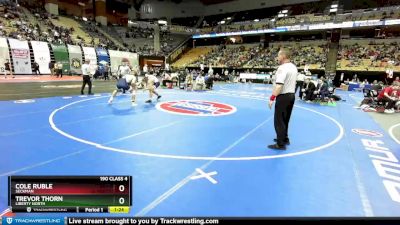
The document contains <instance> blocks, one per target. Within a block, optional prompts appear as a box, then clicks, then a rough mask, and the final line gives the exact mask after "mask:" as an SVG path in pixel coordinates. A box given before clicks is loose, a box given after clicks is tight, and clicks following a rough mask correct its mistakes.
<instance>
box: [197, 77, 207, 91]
mask: <svg viewBox="0 0 400 225" xmlns="http://www.w3.org/2000/svg"><path fill="white" fill-rule="evenodd" d="M205 86H206V82H205V80H204V77H203V75H201V74H199V75H198V76H197V77H196V81H195V90H204V88H205Z"/></svg>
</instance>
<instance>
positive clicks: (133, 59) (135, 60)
mask: <svg viewBox="0 0 400 225" xmlns="http://www.w3.org/2000/svg"><path fill="white" fill-rule="evenodd" d="M108 53H110V63H111V72H112V73H116V72H117V70H118V66H119V65H121V60H122V58H127V59H128V60H129V62H130V63H131V66H132V67H133V68H138V66H139V57H138V54H137V53H132V52H121V51H114V50H108Z"/></svg>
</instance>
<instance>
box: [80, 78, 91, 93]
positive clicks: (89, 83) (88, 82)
mask: <svg viewBox="0 0 400 225" xmlns="http://www.w3.org/2000/svg"><path fill="white" fill-rule="evenodd" d="M86 84H88V85H89V92H88V94H91V93H92V80H91V79H90V76H89V75H83V81H82V88H81V94H82V95H83V90H84V89H85V87H86Z"/></svg>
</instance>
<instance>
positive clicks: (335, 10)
mask: <svg viewBox="0 0 400 225" xmlns="http://www.w3.org/2000/svg"><path fill="white" fill-rule="evenodd" d="M329 12H337V8H336V9H330V10H329Z"/></svg>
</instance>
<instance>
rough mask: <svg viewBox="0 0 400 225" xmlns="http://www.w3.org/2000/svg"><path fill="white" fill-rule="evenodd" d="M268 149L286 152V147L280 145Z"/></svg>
mask: <svg viewBox="0 0 400 225" xmlns="http://www.w3.org/2000/svg"><path fill="white" fill-rule="evenodd" d="M268 148H270V149H275V150H286V146H285V145H282V146H280V145H278V144H273V145H268Z"/></svg>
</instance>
